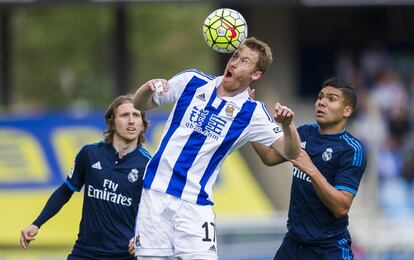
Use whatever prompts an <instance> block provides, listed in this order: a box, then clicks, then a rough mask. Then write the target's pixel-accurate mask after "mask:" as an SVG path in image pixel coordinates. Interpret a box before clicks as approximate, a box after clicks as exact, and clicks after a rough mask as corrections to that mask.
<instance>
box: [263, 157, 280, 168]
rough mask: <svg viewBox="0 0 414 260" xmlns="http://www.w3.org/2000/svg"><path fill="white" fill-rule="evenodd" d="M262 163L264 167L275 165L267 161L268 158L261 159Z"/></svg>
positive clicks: (273, 162)
mask: <svg viewBox="0 0 414 260" xmlns="http://www.w3.org/2000/svg"><path fill="white" fill-rule="evenodd" d="M262 162H263V164H264V165H266V166H274V165H276V164H277V163H276V162H275V161H272V160H269V159H268V158H262Z"/></svg>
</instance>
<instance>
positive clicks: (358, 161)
mask: <svg viewBox="0 0 414 260" xmlns="http://www.w3.org/2000/svg"><path fill="white" fill-rule="evenodd" d="M340 139H341V141H342V143H343V147H344V151H345V152H350V153H352V154H353V164H355V166H361V165H362V164H363V163H364V161H365V160H366V151H365V147H364V145H363V144H362V142H361V141H359V140H358V139H357V138H356V137H354V136H353V135H351V134H350V133H349V132H344V133H343V134H342V135H341V136H340Z"/></svg>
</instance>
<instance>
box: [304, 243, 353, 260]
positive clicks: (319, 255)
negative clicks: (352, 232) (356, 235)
mask: <svg viewBox="0 0 414 260" xmlns="http://www.w3.org/2000/svg"><path fill="white" fill-rule="evenodd" d="M308 256H309V259H315V260H316V259H317V260H352V259H353V253H352V249H351V241H350V240H349V239H345V238H343V239H340V240H338V241H337V242H336V243H335V242H333V243H329V244H323V245H315V246H312V247H310V248H309V250H308Z"/></svg>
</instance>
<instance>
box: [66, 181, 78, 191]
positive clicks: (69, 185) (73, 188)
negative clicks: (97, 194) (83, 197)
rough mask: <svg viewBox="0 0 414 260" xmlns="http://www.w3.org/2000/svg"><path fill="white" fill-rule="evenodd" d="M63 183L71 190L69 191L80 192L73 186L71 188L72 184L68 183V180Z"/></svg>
mask: <svg viewBox="0 0 414 260" xmlns="http://www.w3.org/2000/svg"><path fill="white" fill-rule="evenodd" d="M64 182H65V183H66V185H68V187H69V189H71V190H73V191H80V190H79V189H77V188H76V187H75V186H73V185H72V184H71V183H70V182H69V181H68V179H66V180H65V181H64Z"/></svg>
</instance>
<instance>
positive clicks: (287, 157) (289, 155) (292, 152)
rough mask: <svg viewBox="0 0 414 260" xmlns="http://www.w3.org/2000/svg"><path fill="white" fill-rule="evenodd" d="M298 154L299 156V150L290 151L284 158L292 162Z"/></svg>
mask: <svg viewBox="0 0 414 260" xmlns="http://www.w3.org/2000/svg"><path fill="white" fill-rule="evenodd" d="M299 154H300V149H299V150H297V151H291V152H289V153H286V155H285V157H286V159H287V160H294V159H296V158H298V156H299Z"/></svg>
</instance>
